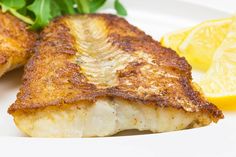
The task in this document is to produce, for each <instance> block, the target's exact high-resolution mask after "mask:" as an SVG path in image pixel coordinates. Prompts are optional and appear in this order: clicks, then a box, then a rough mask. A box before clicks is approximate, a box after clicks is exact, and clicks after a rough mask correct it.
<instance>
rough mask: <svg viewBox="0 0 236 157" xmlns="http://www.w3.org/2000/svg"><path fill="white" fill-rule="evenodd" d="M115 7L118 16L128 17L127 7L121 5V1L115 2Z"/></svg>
mask: <svg viewBox="0 0 236 157" xmlns="http://www.w3.org/2000/svg"><path fill="white" fill-rule="evenodd" d="M114 6H115V9H116V12H117V14H119V15H122V16H126V15H127V11H126V9H125V7H124V6H123V5H122V4H121V3H120V1H119V0H115V4H114Z"/></svg>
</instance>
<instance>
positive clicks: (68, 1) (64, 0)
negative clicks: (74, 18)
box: [55, 0, 76, 15]
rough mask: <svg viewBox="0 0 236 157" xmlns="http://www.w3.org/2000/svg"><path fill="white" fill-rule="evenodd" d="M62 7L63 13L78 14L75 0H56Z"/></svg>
mask: <svg viewBox="0 0 236 157" xmlns="http://www.w3.org/2000/svg"><path fill="white" fill-rule="evenodd" d="M55 1H56V2H57V4H58V6H59V7H60V9H61V12H62V14H70V15H73V14H76V11H75V9H74V4H75V3H74V1H73V0H55Z"/></svg>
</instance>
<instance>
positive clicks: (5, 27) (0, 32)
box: [0, 11, 36, 77]
mask: <svg viewBox="0 0 236 157" xmlns="http://www.w3.org/2000/svg"><path fill="white" fill-rule="evenodd" d="M35 41H36V33H34V32H31V31H29V30H27V24H25V23H24V22H22V21H20V20H19V19H17V18H16V17H14V16H12V15H10V14H8V13H2V12H1V11H0V77H1V76H2V75H3V74H4V73H6V72H7V71H10V70H12V69H15V68H17V67H20V66H22V65H24V64H25V63H26V61H27V60H28V59H29V57H30V56H31V55H32V48H33V45H34V43H35Z"/></svg>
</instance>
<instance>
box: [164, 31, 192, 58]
mask: <svg viewBox="0 0 236 157" xmlns="http://www.w3.org/2000/svg"><path fill="white" fill-rule="evenodd" d="M191 29H192V28H186V29H181V30H178V31H175V32H171V33H168V34H166V35H164V36H163V37H162V38H161V41H160V42H161V44H162V46H164V47H167V48H171V49H172V50H175V51H176V52H177V53H178V54H179V55H181V52H180V51H179V45H180V44H181V43H182V41H183V40H184V38H185V37H186V36H187V35H188V34H189V33H190V31H191Z"/></svg>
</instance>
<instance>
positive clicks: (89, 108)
mask: <svg viewBox="0 0 236 157" xmlns="http://www.w3.org/2000/svg"><path fill="white" fill-rule="evenodd" d="M157 27H158V26H157ZM197 88H198V87H197V86H195V85H194V84H193V83H192V77H191V67H190V65H189V64H188V63H187V62H186V60H185V59H184V58H181V57H179V56H178V55H177V54H176V52H174V51H172V50H171V49H168V48H164V47H162V46H161V45H160V43H159V42H157V41H155V40H153V39H152V37H150V36H148V35H146V34H145V33H144V32H143V31H141V30H139V29H138V28H136V27H134V26H132V25H131V24H129V23H128V22H127V21H126V20H124V19H122V18H120V17H117V16H115V15H109V14H90V15H76V16H65V17H60V18H58V19H56V20H54V21H53V22H52V23H51V24H50V25H49V26H48V27H47V28H46V29H45V30H44V31H43V32H42V33H41V37H40V43H39V44H38V45H37V49H36V53H35V54H34V56H33V57H32V58H31V59H30V61H29V62H28V64H27V66H26V68H25V74H24V78H23V85H22V87H21V88H20V92H19V93H18V95H17V100H16V102H15V103H14V104H13V105H12V106H11V107H10V108H9V113H10V114H12V115H13V117H14V121H15V123H16V125H17V126H18V127H19V129H20V130H22V131H23V132H24V133H25V134H27V135H29V136H34V137H96V136H109V135H113V134H116V133H118V132H120V131H123V130H130V129H137V130H150V131H152V132H166V131H174V130H181V129H187V128H194V127H200V126H205V125H208V124H210V123H211V122H212V121H214V122H217V121H218V120H219V119H221V118H223V114H222V112H221V111H220V110H219V109H218V108H217V107H216V106H214V105H213V104H211V103H209V102H207V101H206V100H205V98H204V96H203V95H202V94H201V93H200V92H198V91H197Z"/></svg>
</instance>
